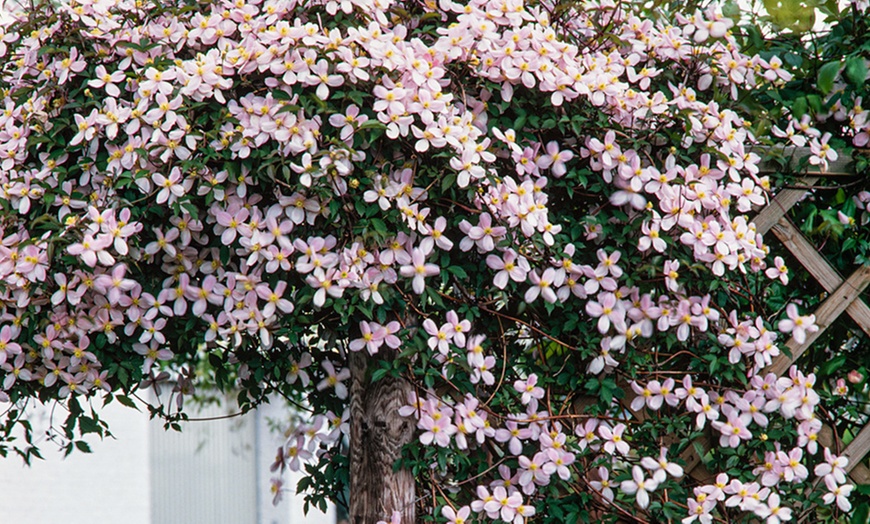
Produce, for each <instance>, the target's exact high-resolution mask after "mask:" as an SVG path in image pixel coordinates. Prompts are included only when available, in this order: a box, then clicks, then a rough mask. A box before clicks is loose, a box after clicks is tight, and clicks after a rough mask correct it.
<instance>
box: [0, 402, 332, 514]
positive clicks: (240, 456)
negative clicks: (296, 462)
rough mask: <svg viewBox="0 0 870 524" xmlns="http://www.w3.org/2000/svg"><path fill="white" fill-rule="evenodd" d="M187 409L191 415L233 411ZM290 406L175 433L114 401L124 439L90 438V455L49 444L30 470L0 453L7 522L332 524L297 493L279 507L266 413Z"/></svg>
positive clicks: (110, 410)
mask: <svg viewBox="0 0 870 524" xmlns="http://www.w3.org/2000/svg"><path fill="white" fill-rule="evenodd" d="M185 407H186V411H188V413H189V415H190V416H191V417H218V416H221V415H225V414H227V413H230V412H232V411H231V409H232V408H230V407H215V406H211V407H206V408H204V409H202V410H199V411H197V410H195V409H189V408H190V407H192V406H185ZM284 409H285V407H284V406H283V405H265V406H262V407H261V408H260V410H259V413H249V414H247V415H245V416H241V417H233V418H229V419H222V420H213V421H204V422H188V423H186V424H184V426H183V431H182V432H181V433H177V432H174V431H168V432H167V431H164V429H163V424H162V423H161V422H158V421H150V420H149V419H148V414H147V410H143V411H142V412H138V411H135V410H133V409H130V408H126V407H123V406H120V405H118V404H117V403H112V404H111V405H109V406H107V407H105V408H102V409H100V410H99V414H100V417H101V418H102V419H104V420H106V421H107V422H108V424H109V428H110V430H111V431H112V433H113V434H114V435H115V436H116V440H112V439H106V440H104V441H100V439H99V437H95V436H94V435H88V438H86V439H85V440H86V441H88V442H89V443H90V445H91V449H92V450H93V453H92V454H84V453H80V452H78V451H76V452H74V453H73V454H72V455H70V456H69V457H67V458H66V459H63V458H62V455H61V454H60V453H58V452H57V451H56V449H57V448H56V446H55V445H54V444H52V443H50V442H43V443H42V444H41V445H40V449H41V452H42V454H43V456H44V457H45V458H46V460H44V461H39V460H37V461H35V462H34V464H33V466H32V467H30V468H28V467H25V466H23V465H22V462H21V460H20V459H19V458H17V457H13V456H10V457H7V458H5V459H3V458H0V524H58V523H63V524H93V523H95V522H103V523H107V524H116V523H117V524H224V523H225V524H298V523H306V524H334V523H335V512H334V509H333V508H330V509H329V511H328V513H327V514H322V513H320V512H315V511H312V512H310V513H309V514H308V515H307V516H305V515H303V513H302V498H301V497H294V495H293V493H287V494H286V495H285V497H284V501H283V502H282V503H281V504H280V505H279V506H277V507H274V506H272V494H271V492H270V491H269V478H270V476H271V474H270V473H269V465H270V464H271V463H272V461H273V460H274V456H275V451H276V450H277V448H278V446H279V445H280V443H281V441H282V437H281V435H278V434H276V433H274V432H272V431H270V430H269V428H268V423H267V417H268V418H271V419H281V418H283V417H284V416H285V415H286V414H285V412H284V411H283V410H284ZM48 413H49V411H48V410H47V409H36V410H33V411H32V412H31V416H30V418H31V421H32V422H33V423H34V430H35V434H41V432H42V431H43V430H44V428H45V427H47V421H48ZM286 485H287V486H288V487H292V486H295V480H291V481H289V482H287V484H286Z"/></svg>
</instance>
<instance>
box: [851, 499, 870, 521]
mask: <svg viewBox="0 0 870 524" xmlns="http://www.w3.org/2000/svg"><path fill="white" fill-rule="evenodd" d="M867 522H870V504H868V503H866V502H864V503H863V504H861V505H860V506H858V507H857V508H855V511H854V512H853V513H852V524H867Z"/></svg>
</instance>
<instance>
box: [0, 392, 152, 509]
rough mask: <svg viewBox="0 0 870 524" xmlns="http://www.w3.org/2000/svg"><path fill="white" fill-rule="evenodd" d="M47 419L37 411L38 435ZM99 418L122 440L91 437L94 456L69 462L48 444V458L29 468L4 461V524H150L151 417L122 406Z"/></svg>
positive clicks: (0, 468) (0, 496)
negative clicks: (149, 441)
mask: <svg viewBox="0 0 870 524" xmlns="http://www.w3.org/2000/svg"><path fill="white" fill-rule="evenodd" d="M57 413H63V411H62V410H56V414H57ZM48 415H49V412H48V410H46V409H39V410H34V412H33V413H32V416H31V421H32V422H33V423H34V430H35V434H39V433H41V430H44V428H45V427H47V422H48ZM60 416H62V415H60ZM100 416H101V418H105V419H106V420H107V421H109V427H110V428H111V431H112V433H113V434H114V435H115V437H116V438H117V440H112V439H106V440H103V441H100V439H99V437H96V436H95V435H88V438H87V439H85V440H86V441H87V442H89V443H90V445H91V449H92V450H93V454H90V455H87V454H84V453H80V452H78V451H76V452H73V454H72V455H70V456H69V457H67V458H66V459H65V460H64V459H63V458H62V454H61V453H59V452H57V447H56V446H55V445H54V444H52V443H51V442H43V443H42V445H40V450H41V452H42V455H43V457H45V459H46V460H44V461H41V460H36V461H34V463H33V466H32V467H30V468H27V467H25V466H23V465H22V461H21V459H20V458H18V457H17V456H12V455H10V456H8V457H7V458H5V459H0V508H2V509H0V522H2V524H58V523H60V522H63V523H65V524H93V523H95V522H105V523H116V522H123V523H124V524H151V522H152V521H151V507H150V502H151V494H150V490H151V485H150V482H149V477H150V475H149V461H148V453H147V449H148V416H147V415H142V414H141V413H139V412H137V411H134V410H132V409H129V408H125V407H123V406H120V405H118V404H117V403H113V404H111V405H109V406H107V407H105V408H103V409H102V410H101V411H100ZM121 516H123V520H120V517H121Z"/></svg>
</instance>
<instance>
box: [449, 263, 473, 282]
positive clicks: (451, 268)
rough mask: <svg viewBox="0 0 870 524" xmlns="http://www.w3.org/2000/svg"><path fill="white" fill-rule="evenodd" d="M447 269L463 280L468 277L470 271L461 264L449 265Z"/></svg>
mask: <svg viewBox="0 0 870 524" xmlns="http://www.w3.org/2000/svg"><path fill="white" fill-rule="evenodd" d="M447 271H449V272H450V273H452V274H454V275H456V276H457V277H459V278H461V279H462V280H466V279H468V273H466V272H465V270H464V269H462V268H461V267H459V266H449V267H448V268H447Z"/></svg>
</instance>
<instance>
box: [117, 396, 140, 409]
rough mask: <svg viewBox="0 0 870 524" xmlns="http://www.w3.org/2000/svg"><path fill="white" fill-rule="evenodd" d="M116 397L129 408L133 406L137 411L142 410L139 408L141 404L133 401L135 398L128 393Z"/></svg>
mask: <svg viewBox="0 0 870 524" xmlns="http://www.w3.org/2000/svg"><path fill="white" fill-rule="evenodd" d="M115 398H116V399H117V400H118V402H120V403H121V404H123V405H125V406H127V407H128V408H133V409H135V410H136V411H142V410H140V409H139V406H137V405H136V403H135V402H133V400H132V399H131V398H130V397H128V396H127V395H116V396H115Z"/></svg>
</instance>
